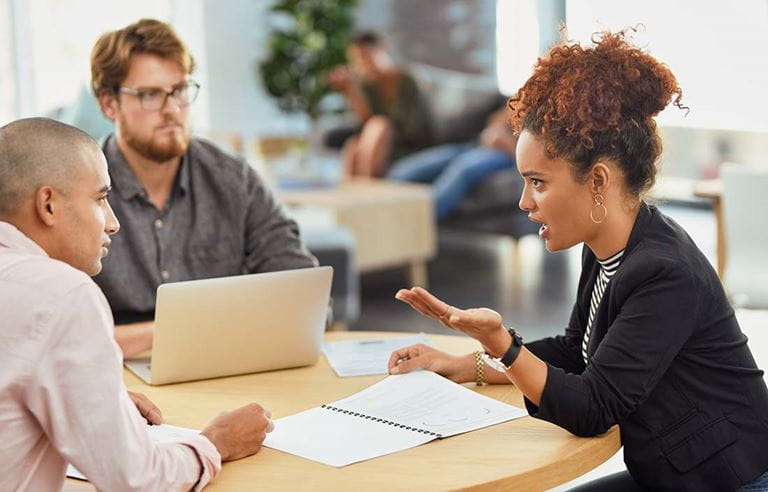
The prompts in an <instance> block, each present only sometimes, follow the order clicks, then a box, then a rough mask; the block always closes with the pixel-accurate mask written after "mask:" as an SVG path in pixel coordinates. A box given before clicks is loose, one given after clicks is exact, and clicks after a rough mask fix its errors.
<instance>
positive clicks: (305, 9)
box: [259, 0, 357, 127]
mask: <svg viewBox="0 0 768 492" xmlns="http://www.w3.org/2000/svg"><path fill="white" fill-rule="evenodd" d="M356 6H357V0H277V1H275V3H274V5H273V6H272V7H271V9H270V10H271V12H272V13H273V15H272V19H271V20H272V22H271V24H272V33H271V35H270V40H269V49H268V55H267V58H266V59H265V60H264V61H263V62H262V63H261V64H260V65H259V73H260V75H261V80H262V81H263V83H264V87H266V89H267V92H269V93H270V94H271V95H272V96H274V97H275V98H276V99H277V104H278V106H279V107H280V108H281V109H282V110H284V111H287V112H297V111H300V112H303V113H306V114H307V115H308V116H309V118H310V121H311V122H312V125H313V127H314V126H315V123H316V122H317V120H318V118H319V117H320V116H321V114H322V100H323V99H324V98H325V96H327V95H328V94H329V93H330V92H331V89H330V88H329V87H328V84H327V82H326V77H327V75H328V72H329V71H330V70H332V69H333V68H334V67H337V66H339V65H343V64H344V63H345V62H346V56H345V50H346V47H347V44H348V43H349V41H350V38H351V36H352V29H353V23H354V11H355V7H356Z"/></svg>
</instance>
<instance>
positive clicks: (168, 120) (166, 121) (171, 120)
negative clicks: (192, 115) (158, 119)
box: [160, 116, 184, 126]
mask: <svg viewBox="0 0 768 492" xmlns="http://www.w3.org/2000/svg"><path fill="white" fill-rule="evenodd" d="M171 124H173V125H178V126H184V123H183V122H182V121H181V120H179V119H177V118H174V117H173V116H168V117H166V118H164V119H163V122H162V123H161V124H160V126H165V125H171Z"/></svg>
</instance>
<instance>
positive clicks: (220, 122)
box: [185, 0, 308, 141]
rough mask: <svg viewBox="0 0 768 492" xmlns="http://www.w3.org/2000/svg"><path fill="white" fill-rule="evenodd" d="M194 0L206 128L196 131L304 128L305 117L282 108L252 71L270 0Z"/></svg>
mask: <svg viewBox="0 0 768 492" xmlns="http://www.w3.org/2000/svg"><path fill="white" fill-rule="evenodd" d="M200 1H202V5H203V18H202V20H203V33H204V37H205V43H204V48H205V59H206V67H205V68H204V70H205V78H206V80H207V82H206V85H207V87H206V92H207V95H208V101H207V104H208V115H209V121H208V125H209V127H208V128H207V129H206V128H199V130H212V131H217V132H221V131H223V132H235V133H238V134H240V135H241V136H242V137H243V138H244V139H245V140H246V141H250V140H251V139H252V138H253V137H254V136H257V135H260V136H264V135H284V134H299V133H303V132H305V131H306V130H307V128H308V125H307V121H306V118H305V117H303V115H290V116H286V115H285V114H284V113H282V112H281V111H280V110H279V108H278V107H277V105H276V104H275V102H274V99H273V98H272V97H271V96H270V95H269V94H267V92H266V91H265V89H264V88H263V86H262V84H261V80H260V77H259V75H258V62H259V60H260V59H262V58H263V57H264V56H266V53H267V48H268V46H267V44H268V39H269V32H270V29H269V22H268V15H269V6H270V5H271V2H267V1H264V0H258V1H255V0H226V1H225V2H222V1H221V0H217V1H214V0H200ZM185 4H186V2H185ZM186 38H189V36H186ZM201 72H202V70H201Z"/></svg>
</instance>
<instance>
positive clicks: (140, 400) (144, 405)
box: [128, 391, 163, 425]
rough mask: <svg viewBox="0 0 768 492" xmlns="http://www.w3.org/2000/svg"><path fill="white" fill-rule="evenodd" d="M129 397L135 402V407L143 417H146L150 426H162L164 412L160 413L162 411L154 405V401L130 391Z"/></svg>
mask: <svg viewBox="0 0 768 492" xmlns="http://www.w3.org/2000/svg"><path fill="white" fill-rule="evenodd" d="M128 396H129V397H130V398H131V401H133V403H134V405H136V408H137V409H138V410H139V413H140V414H141V416H142V417H144V418H145V419H146V420H147V422H148V423H149V424H151V425H160V424H162V423H163V414H162V412H160V409H159V408H158V407H157V405H155V404H154V403H152V400H150V399H149V398H147V396H146V395H144V394H142V393H136V392H133V391H129V392H128Z"/></svg>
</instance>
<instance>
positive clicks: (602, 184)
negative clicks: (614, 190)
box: [589, 161, 611, 195]
mask: <svg viewBox="0 0 768 492" xmlns="http://www.w3.org/2000/svg"><path fill="white" fill-rule="evenodd" d="M589 180H590V189H591V191H592V193H600V194H601V195H602V194H604V193H605V190H606V189H607V188H608V185H609V184H610V181H611V168H610V167H609V166H608V165H607V164H606V163H604V162H602V161H598V162H597V164H595V165H594V166H592V170H591V171H590V174H589Z"/></svg>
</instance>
